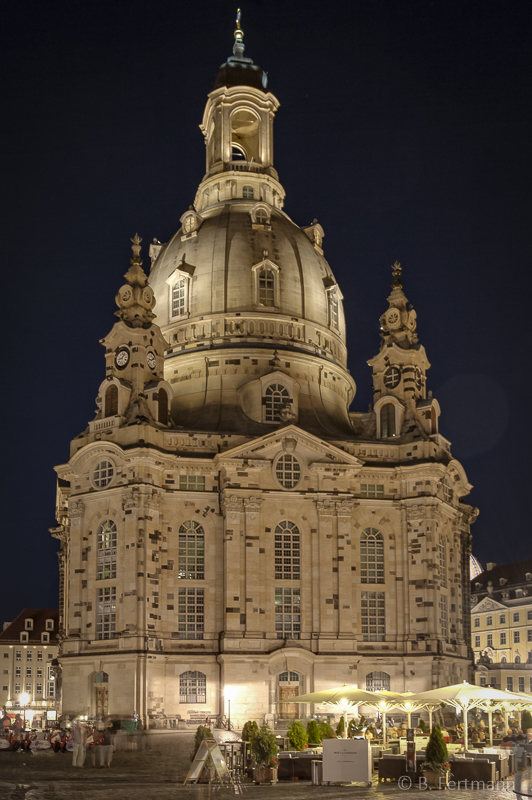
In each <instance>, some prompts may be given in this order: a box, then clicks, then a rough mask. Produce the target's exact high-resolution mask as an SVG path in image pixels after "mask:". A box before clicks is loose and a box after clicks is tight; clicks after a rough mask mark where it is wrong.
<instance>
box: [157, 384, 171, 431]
mask: <svg viewBox="0 0 532 800" xmlns="http://www.w3.org/2000/svg"><path fill="white" fill-rule="evenodd" d="M157 416H158V419H159V422H160V423H161V425H168V395H167V394H166V390H165V389H159V391H158V392H157Z"/></svg>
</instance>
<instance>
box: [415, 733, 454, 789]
mask: <svg viewBox="0 0 532 800" xmlns="http://www.w3.org/2000/svg"><path fill="white" fill-rule="evenodd" d="M450 770H451V765H450V764H449V753H448V751H447V745H446V744H445V742H444V740H443V735H442V732H441V728H440V726H439V725H434V727H433V728H432V731H431V734H430V737H429V740H428V742H427V749H426V750H425V761H424V762H423V764H422V765H421V771H422V773H423V777H424V778H425V780H426V782H427V786H430V787H431V788H438V789H444V788H445V787H446V786H447V784H448V782H449V775H450Z"/></svg>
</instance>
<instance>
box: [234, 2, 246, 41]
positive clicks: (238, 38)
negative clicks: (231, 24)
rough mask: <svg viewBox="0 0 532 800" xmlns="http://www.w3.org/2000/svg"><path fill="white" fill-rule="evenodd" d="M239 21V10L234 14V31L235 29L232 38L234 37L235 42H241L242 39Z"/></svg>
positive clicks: (242, 33)
mask: <svg viewBox="0 0 532 800" xmlns="http://www.w3.org/2000/svg"><path fill="white" fill-rule="evenodd" d="M241 19H242V11H241V10H240V9H237V12H236V29H235V33H234V36H235V39H236V41H237V42H241V41H242V39H243V38H244V31H243V30H242V28H241V27H240V20H241Z"/></svg>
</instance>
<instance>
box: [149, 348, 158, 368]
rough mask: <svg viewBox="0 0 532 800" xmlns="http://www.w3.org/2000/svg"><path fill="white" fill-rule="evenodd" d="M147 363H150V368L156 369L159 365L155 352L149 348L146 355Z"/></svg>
mask: <svg viewBox="0 0 532 800" xmlns="http://www.w3.org/2000/svg"><path fill="white" fill-rule="evenodd" d="M146 363H147V364H148V367H149V369H151V370H154V369H155V367H156V365H157V359H156V358H155V353H152V351H151V350H148V353H147V355H146Z"/></svg>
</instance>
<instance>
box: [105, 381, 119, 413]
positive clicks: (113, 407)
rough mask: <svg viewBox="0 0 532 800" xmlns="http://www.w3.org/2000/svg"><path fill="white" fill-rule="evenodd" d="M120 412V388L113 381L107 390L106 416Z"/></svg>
mask: <svg viewBox="0 0 532 800" xmlns="http://www.w3.org/2000/svg"><path fill="white" fill-rule="evenodd" d="M117 414H118V388H117V387H116V386H115V384H114V383H112V384H111V385H110V386H108V387H107V390H106V392H105V404H104V412H103V415H104V417H114V416H116V415H117Z"/></svg>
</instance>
